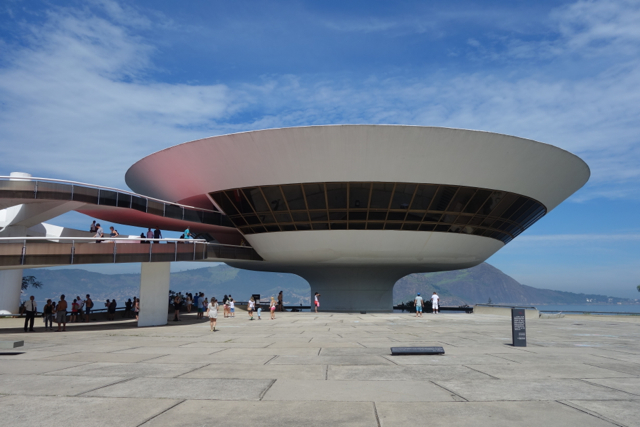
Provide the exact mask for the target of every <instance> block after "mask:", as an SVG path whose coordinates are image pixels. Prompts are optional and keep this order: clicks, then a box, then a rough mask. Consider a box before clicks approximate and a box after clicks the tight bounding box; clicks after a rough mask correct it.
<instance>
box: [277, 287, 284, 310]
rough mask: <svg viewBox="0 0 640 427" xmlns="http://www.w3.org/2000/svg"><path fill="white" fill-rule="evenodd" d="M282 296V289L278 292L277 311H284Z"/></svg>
mask: <svg viewBox="0 0 640 427" xmlns="http://www.w3.org/2000/svg"><path fill="white" fill-rule="evenodd" d="M283 300H284V296H283V295H282V291H280V293H279V294H278V311H284V302H283Z"/></svg>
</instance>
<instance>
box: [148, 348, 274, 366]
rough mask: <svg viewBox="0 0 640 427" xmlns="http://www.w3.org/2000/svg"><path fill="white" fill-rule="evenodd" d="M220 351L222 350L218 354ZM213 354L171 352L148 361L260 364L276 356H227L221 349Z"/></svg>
mask: <svg viewBox="0 0 640 427" xmlns="http://www.w3.org/2000/svg"><path fill="white" fill-rule="evenodd" d="M218 352H220V353H219V354H218ZM218 352H216V353H213V354H193V355H179V354H169V355H165V356H160V357H157V358H155V359H150V360H148V361H147V362H146V363H223V364H230V363H236V364H249V365H260V364H265V363H267V362H268V361H269V360H271V359H272V358H274V357H276V356H271V355H267V356H253V355H251V354H245V355H243V356H240V355H236V356H233V355H231V356H225V355H224V352H223V351H222V350H221V349H218Z"/></svg>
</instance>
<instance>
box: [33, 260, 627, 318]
mask: <svg viewBox="0 0 640 427" xmlns="http://www.w3.org/2000/svg"><path fill="white" fill-rule="evenodd" d="M24 275H25V276H36V278H37V279H38V280H39V281H41V282H42V283H43V284H44V287H43V288H42V289H33V290H29V291H28V292H29V294H33V295H35V296H36V299H37V300H38V301H43V300H46V299H47V298H52V299H53V298H57V297H58V296H59V295H60V294H62V293H64V294H66V295H67V297H68V298H72V299H73V298H74V297H75V296H77V295H79V296H81V297H84V296H85V295H86V294H91V297H92V299H93V300H94V301H104V300H106V299H107V298H109V299H112V298H115V299H116V301H118V305H120V304H122V303H124V301H126V299H127V298H131V297H133V296H134V295H135V296H137V295H138V294H139V293H140V275H139V274H101V273H94V272H90V271H86V270H80V269H68V270H48V269H33V270H25V271H24ZM170 288H171V290H173V291H176V292H177V291H182V292H183V293H184V292H192V293H194V292H196V291H200V292H204V293H205V295H207V296H208V297H210V296H216V297H218V298H221V297H222V296H223V295H224V294H232V295H233V296H234V298H235V299H236V300H238V301H246V300H248V299H249V297H250V296H251V295H252V294H254V293H259V294H260V295H261V296H262V298H268V297H270V296H277V294H278V292H280V291H281V290H282V291H283V294H284V301H285V304H289V305H293V304H295V305H298V304H303V305H307V304H309V296H310V289H309V284H308V283H307V282H306V281H305V280H304V279H302V278H301V277H299V276H296V275H293V274H286V273H266V272H258V271H250V270H240V269H236V268H233V267H229V266H228V265H224V264H222V265H218V266H215V267H205V268H199V269H195V270H187V271H181V272H177V273H171V286H170ZM434 291H436V292H438V294H439V295H440V297H441V299H442V304H443V305H462V304H469V305H473V304H475V303H486V302H488V301H489V300H491V302H493V303H495V304H584V303H586V301H587V299H590V300H593V302H609V298H610V297H607V296H605V295H590V294H589V295H586V294H575V293H572V292H562V291H553V290H549V289H537V288H533V287H531V286H525V285H521V284H520V283H518V282H517V281H515V280H514V279H513V278H511V277H510V276H507V275H506V274H504V273H503V272H501V271H500V270H498V269H497V268H495V267H493V266H491V265H489V264H487V263H483V264H480V265H478V266H476V267H473V268H469V269H466V270H457V271H445V272H440V273H417V274H411V275H409V276H406V277H404V278H402V279H400V280H399V281H398V282H397V283H396V285H395V288H394V289H393V301H394V303H400V302H403V301H410V300H412V299H413V298H414V296H415V295H416V293H417V292H421V293H422V295H426V296H428V295H430V294H431V293H433V292H434ZM627 301H629V300H626V299H623V298H613V299H612V301H611V302H614V303H615V302H627ZM97 307H99V305H98V306H97Z"/></svg>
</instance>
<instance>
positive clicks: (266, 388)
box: [258, 380, 278, 400]
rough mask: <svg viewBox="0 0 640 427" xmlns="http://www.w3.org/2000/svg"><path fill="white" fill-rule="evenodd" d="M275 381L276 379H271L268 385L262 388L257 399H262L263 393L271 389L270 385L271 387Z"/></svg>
mask: <svg viewBox="0 0 640 427" xmlns="http://www.w3.org/2000/svg"><path fill="white" fill-rule="evenodd" d="M276 381H278V380H271V382H270V383H269V385H268V386H266V387H265V388H264V390H262V393H260V398H259V399H258V400H262V399H263V398H264V395H265V394H267V392H268V391H269V390H271V387H273V385H274V384H275V383H276Z"/></svg>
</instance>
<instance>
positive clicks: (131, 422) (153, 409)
mask: <svg viewBox="0 0 640 427" xmlns="http://www.w3.org/2000/svg"><path fill="white" fill-rule="evenodd" d="M179 402H180V401H179V400H168V399H163V400H158V399H135V398H132V399H128V400H127V402H126V404H123V402H122V399H107V398H82V399H78V398H73V397H60V396H41V397H38V399H37V401H35V400H34V399H33V397H30V396H5V397H4V398H2V399H1V400H0V405H2V410H3V411H2V422H3V424H4V425H6V426H22V425H25V426H26V425H29V426H45V425H60V426H68V427H75V426H83V427H103V426H105V425H113V426H122V427H134V426H138V425H140V424H142V423H143V422H145V421H147V420H148V419H150V418H152V417H154V416H156V415H157V414H160V413H162V412H163V411H166V410H167V409H168V408H170V407H172V406H174V405H175V404H177V403H179Z"/></svg>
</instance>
